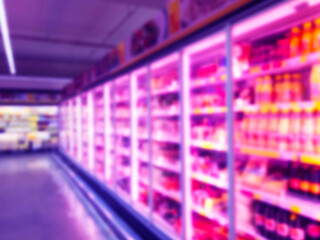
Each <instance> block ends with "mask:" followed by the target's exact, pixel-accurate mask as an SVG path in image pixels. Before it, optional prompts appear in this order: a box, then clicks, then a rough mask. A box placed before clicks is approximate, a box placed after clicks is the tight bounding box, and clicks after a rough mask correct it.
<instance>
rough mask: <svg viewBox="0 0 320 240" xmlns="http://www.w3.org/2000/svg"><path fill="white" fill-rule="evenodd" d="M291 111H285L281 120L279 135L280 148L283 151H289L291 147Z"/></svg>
mask: <svg viewBox="0 0 320 240" xmlns="http://www.w3.org/2000/svg"><path fill="white" fill-rule="evenodd" d="M289 127H290V124H289V111H288V109H283V111H282V114H281V115H280V118H279V126H278V133H279V144H278V148H279V150H281V151H287V150H288V146H289V144H288V143H289V141H288V139H289V130H290V129H289Z"/></svg>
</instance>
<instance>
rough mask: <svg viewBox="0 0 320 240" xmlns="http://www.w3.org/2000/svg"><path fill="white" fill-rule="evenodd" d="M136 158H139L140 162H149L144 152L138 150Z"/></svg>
mask: <svg viewBox="0 0 320 240" xmlns="http://www.w3.org/2000/svg"><path fill="white" fill-rule="evenodd" d="M138 159H140V160H141V161H142V162H146V163H148V162H149V160H148V156H147V154H146V153H142V152H139V153H138Z"/></svg>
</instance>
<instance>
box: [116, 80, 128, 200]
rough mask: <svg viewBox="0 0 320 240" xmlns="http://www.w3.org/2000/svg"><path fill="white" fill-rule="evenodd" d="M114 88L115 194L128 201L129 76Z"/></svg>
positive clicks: (117, 82)
mask: <svg viewBox="0 0 320 240" xmlns="http://www.w3.org/2000/svg"><path fill="white" fill-rule="evenodd" d="M114 88H115V89H114V90H115V92H114V105H115V109H114V113H115V114H114V121H115V131H116V132H115V168H116V169H115V171H116V192H117V193H118V194H119V195H120V196H121V197H122V198H123V199H125V200H126V201H129V200H130V199H131V197H130V196H131V190H132V189H131V132H130V125H131V120H130V113H131V111H130V109H131V108H130V107H131V105H130V103H131V102H130V78H129V75H125V76H122V77H120V78H117V79H116V80H115V81H114Z"/></svg>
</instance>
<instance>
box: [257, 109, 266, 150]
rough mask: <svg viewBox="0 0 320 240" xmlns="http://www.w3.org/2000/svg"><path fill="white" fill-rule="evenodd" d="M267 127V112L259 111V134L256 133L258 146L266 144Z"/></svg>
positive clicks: (262, 146) (263, 146)
mask: <svg viewBox="0 0 320 240" xmlns="http://www.w3.org/2000/svg"><path fill="white" fill-rule="evenodd" d="M267 127H268V115H267V112H261V113H260V117H259V134H258V146H259V147H261V148H266V146H267V140H266V139H267Z"/></svg>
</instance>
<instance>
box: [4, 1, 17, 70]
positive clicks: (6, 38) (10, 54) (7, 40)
mask: <svg viewBox="0 0 320 240" xmlns="http://www.w3.org/2000/svg"><path fill="white" fill-rule="evenodd" d="M0 27H1V32H2V39H3V44H4V49H5V52H6V56H7V61H8V64H9V68H10V73H11V74H12V75H14V74H16V67H15V64H14V59H13V52H12V47H11V42H10V38H9V28H8V22H7V16H6V10H5V6H4V0H0Z"/></svg>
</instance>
